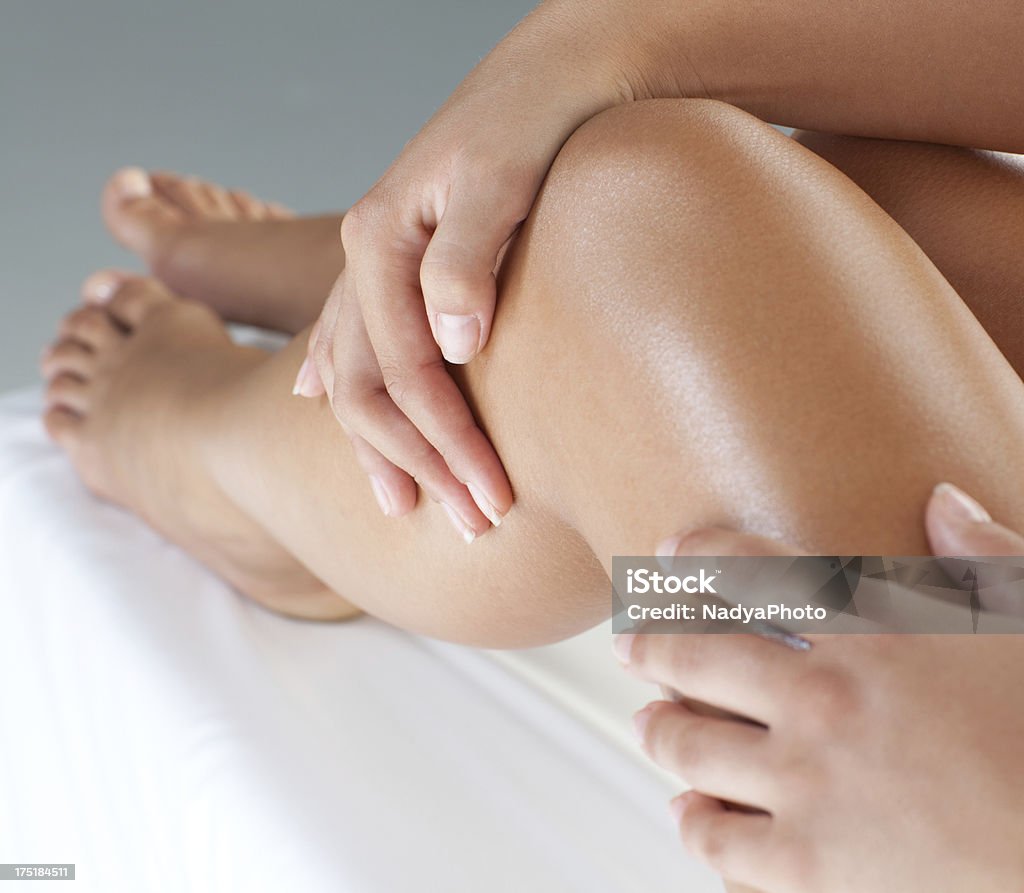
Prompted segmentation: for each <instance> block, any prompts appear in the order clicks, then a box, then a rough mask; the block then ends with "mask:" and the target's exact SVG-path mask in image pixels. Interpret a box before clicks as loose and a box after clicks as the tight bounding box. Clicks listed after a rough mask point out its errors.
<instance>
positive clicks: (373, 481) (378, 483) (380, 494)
mask: <svg viewBox="0 0 1024 893" xmlns="http://www.w3.org/2000/svg"><path fill="white" fill-rule="evenodd" d="M370 487H372V488H373V495H374V496H375V497H376V498H377V505H379V506H380V510H381V511H382V512H384V514H385V515H390V514H391V500H390V499H389V498H388V491H387V490H386V489H385V488H384V482H383V481H382V480H381V479H380V478H379V477H377V475H375V474H371V475H370Z"/></svg>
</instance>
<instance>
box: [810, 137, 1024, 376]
mask: <svg viewBox="0 0 1024 893" xmlns="http://www.w3.org/2000/svg"><path fill="white" fill-rule="evenodd" d="M796 138H797V139H798V140H799V141H800V143H802V144H803V145H805V146H807V147H808V148H809V149H811V150H812V151H814V152H816V153H817V154H818V155H820V156H821V157H822V158H824V159H826V160H827V161H829V162H831V163H832V164H833V165H835V166H836V167H837V168H839V170H841V171H842V172H843V173H844V174H846V175H847V176H848V177H850V179H852V180H853V181H854V182H855V183H856V184H857V185H858V186H860V188H861V189H863V190H864V191H865V192H867V193H868V195H870V196H871V197H872V198H873V199H874V200H875V201H876V202H878V204H880V205H881V206H882V208H884V209H885V211H886V212H887V213H888V214H889V215H890V216H891V217H892V218H893V219H894V220H895V221H896V222H897V223H898V224H899V225H900V226H902V227H903V229H905V230H906V231H907V232H908V233H909V234H910V236H911V237H912V238H913V239H914V241H915V242H917V244H918V245H920V246H921V248H922V249H923V250H924V252H925V254H927V255H928V256H929V257H930V258H931V259H932V261H933V262H934V263H935V265H936V266H937V267H938V268H939V270H940V271H941V272H942V275H943V276H945V277H946V279H948V280H949V282H950V284H951V285H952V286H953V288H955V289H956V291H957V292H958V293H959V295H960V297H962V298H963V299H964V301H965V302H966V303H967V306H968V307H970V308H971V310H972V312H973V313H974V315H975V316H977V317H978V320H979V321H980V322H981V324H982V325H983V326H984V327H985V329H986V330H987V331H988V332H989V334H990V335H991V336H992V339H993V340H994V341H995V342H996V344H997V345H998V346H999V349H1000V350H1002V352H1003V353H1004V354H1005V355H1006V358H1007V359H1008V360H1009V361H1010V363H1011V365H1012V366H1013V367H1014V368H1015V369H1016V370H1017V371H1018V373H1021V372H1024V316H1022V311H1024V156H1021V155H1008V154H1006V153H1002V152H987V151H984V150H981V149H962V148H957V147H954V146H935V145H929V144H927V143H907V142H901V141H898V140H872V139H859V138H857V137H845V136H833V135H831V134H826V133H811V132H806V131H805V132H801V133H798V134H797V135H796Z"/></svg>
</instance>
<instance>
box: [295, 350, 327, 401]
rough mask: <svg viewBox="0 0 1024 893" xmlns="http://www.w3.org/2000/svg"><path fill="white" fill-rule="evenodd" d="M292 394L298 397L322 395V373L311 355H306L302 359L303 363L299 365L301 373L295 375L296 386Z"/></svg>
mask: <svg viewBox="0 0 1024 893" xmlns="http://www.w3.org/2000/svg"><path fill="white" fill-rule="evenodd" d="M292 395H293V396H296V397H319V396H320V375H319V373H318V372H317V371H316V366H314V365H313V361H312V360H311V359H310V358H309V357H306V359H304V360H303V361H302V365H301V366H299V374H298V375H297V376H295V386H294V387H293V388H292Z"/></svg>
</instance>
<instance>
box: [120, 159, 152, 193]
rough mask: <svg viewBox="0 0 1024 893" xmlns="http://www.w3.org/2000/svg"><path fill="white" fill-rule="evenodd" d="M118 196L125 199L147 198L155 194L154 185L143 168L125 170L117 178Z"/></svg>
mask: <svg viewBox="0 0 1024 893" xmlns="http://www.w3.org/2000/svg"><path fill="white" fill-rule="evenodd" d="M117 194H118V195H120V196H121V198H124V199H133V198H146V196H149V195H152V194H153V184H152V182H151V181H150V179H149V174H147V173H146V172H145V171H144V170H143V169H142V168H141V167H129V168H125V169H124V170H123V171H121V173H120V174H119V175H118V178H117Z"/></svg>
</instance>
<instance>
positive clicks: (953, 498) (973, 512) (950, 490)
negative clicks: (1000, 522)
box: [935, 482, 992, 524]
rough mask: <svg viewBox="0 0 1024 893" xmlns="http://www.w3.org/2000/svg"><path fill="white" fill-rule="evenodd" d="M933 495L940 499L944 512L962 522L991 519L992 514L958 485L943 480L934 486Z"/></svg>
mask: <svg viewBox="0 0 1024 893" xmlns="http://www.w3.org/2000/svg"><path fill="white" fill-rule="evenodd" d="M935 495H936V496H938V497H940V498H941V499H942V507H943V510H944V511H945V512H946V514H948V515H951V516H952V517H953V519H954V520H956V521H959V522H960V523H962V524H964V523H967V522H971V521H974V522H986V521H991V520H992V516H991V515H990V514H989V513H988V512H987V511H985V509H984V508H982V506H981V503H979V502H978V501H977V500H976V499H973V498H972V497H970V496H968V495H967V494H966V493H964V491H963V490H961V489H960V488H959V487H954V486H953V485H952V484H948V483H945V482H943V483H941V484H939V485H938V486H937V487H936V488H935Z"/></svg>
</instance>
